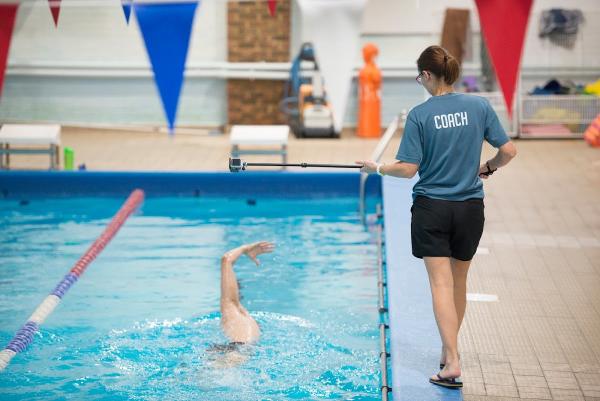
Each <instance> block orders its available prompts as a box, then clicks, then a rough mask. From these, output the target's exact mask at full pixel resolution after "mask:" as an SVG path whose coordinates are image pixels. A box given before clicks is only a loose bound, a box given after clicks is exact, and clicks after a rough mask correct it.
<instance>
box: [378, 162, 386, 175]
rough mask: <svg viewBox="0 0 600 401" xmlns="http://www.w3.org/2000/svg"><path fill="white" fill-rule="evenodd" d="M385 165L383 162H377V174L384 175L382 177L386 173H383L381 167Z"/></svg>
mask: <svg viewBox="0 0 600 401" xmlns="http://www.w3.org/2000/svg"><path fill="white" fill-rule="evenodd" d="M383 166H384V165H383V164H381V163H377V174H378V175H380V176H382V177H383V176H384V175H385V174H383V173H382V172H381V167H383Z"/></svg>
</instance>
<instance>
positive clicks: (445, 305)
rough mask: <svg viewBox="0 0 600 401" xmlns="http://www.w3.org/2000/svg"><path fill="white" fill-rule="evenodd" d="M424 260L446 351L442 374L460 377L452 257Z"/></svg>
mask: <svg viewBox="0 0 600 401" xmlns="http://www.w3.org/2000/svg"><path fill="white" fill-rule="evenodd" d="M423 260H424V261H425V266H426V267H427V273H428V274H429V285H430V287H431V297H432V300H433V313H434V315H435V321H436V323H437V326H438V330H439V332H440V337H441V339H442V344H443V347H444V349H445V353H446V366H445V367H444V369H443V370H442V371H441V376H442V377H444V378H453V377H459V376H460V364H459V361H458V315H457V313H456V306H455V304H454V278H453V276H452V265H451V262H450V258H447V257H424V258H423ZM432 379H435V376H432Z"/></svg>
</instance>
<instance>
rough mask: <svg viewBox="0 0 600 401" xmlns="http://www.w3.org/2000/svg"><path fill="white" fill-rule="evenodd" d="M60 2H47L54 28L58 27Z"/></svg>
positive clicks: (52, 0) (58, 0)
mask: <svg viewBox="0 0 600 401" xmlns="http://www.w3.org/2000/svg"><path fill="white" fill-rule="evenodd" d="M60 1H61V0H48V4H49V5H50V12H51V13H52V19H54V26H58V16H59V14H60Z"/></svg>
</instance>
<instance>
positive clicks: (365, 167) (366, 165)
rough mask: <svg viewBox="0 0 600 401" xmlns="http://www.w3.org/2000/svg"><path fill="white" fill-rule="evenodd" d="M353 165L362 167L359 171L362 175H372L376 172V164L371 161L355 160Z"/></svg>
mask: <svg viewBox="0 0 600 401" xmlns="http://www.w3.org/2000/svg"><path fill="white" fill-rule="evenodd" d="M355 163H356V164H358V165H359V166H362V168H361V169H360V171H361V172H362V173H368V174H372V173H375V172H377V163H375V162H374V161H372V160H357V161H356V162H355Z"/></svg>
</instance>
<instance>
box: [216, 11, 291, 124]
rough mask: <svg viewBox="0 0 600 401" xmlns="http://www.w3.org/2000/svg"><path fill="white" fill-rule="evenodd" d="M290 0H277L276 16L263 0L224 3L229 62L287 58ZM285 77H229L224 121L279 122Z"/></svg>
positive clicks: (242, 122) (267, 60)
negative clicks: (225, 6)
mask: <svg viewBox="0 0 600 401" xmlns="http://www.w3.org/2000/svg"><path fill="white" fill-rule="evenodd" d="M290 8H291V5H290V0H278V1H277V11H276V13H275V17H271V15H270V14H269V9H268V7H267V2H266V1H260V0H259V1H254V2H252V1H232V2H229V3H228V4H227V53H228V60H229V62H232V63H241V62H259V61H265V62H287V61H290V55H289V48H290ZM283 89H284V81H276V80H263V79H255V80H248V79H229V80H228V81H227V97H228V107H227V122H228V124H229V125H232V124H282V123H285V117H284V116H283V114H282V113H281V112H280V111H279V102H280V101H281V99H282V97H283Z"/></svg>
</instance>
